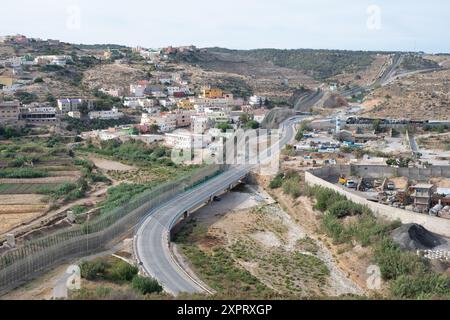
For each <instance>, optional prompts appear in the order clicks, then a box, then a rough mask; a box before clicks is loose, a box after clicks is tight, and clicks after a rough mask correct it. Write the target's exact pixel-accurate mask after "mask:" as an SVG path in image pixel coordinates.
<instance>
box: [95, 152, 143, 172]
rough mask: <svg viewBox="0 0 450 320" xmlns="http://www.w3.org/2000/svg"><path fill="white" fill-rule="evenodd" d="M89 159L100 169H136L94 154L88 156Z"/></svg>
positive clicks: (124, 170) (126, 170)
mask: <svg viewBox="0 0 450 320" xmlns="http://www.w3.org/2000/svg"><path fill="white" fill-rule="evenodd" d="M89 160H91V161H92V162H93V163H94V164H95V166H96V167H97V168H99V169H101V170H106V171H121V172H128V171H132V170H136V167H132V166H128V165H126V164H123V163H120V162H117V161H112V160H107V159H103V158H99V157H95V156H90V157H89Z"/></svg>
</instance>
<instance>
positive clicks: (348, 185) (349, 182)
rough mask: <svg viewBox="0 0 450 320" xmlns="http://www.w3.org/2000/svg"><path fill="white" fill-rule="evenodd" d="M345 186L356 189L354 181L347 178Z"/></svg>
mask: <svg viewBox="0 0 450 320" xmlns="http://www.w3.org/2000/svg"><path fill="white" fill-rule="evenodd" d="M345 186H346V187H347V188H349V189H356V187H357V185H356V182H355V181H353V180H348V181H347V183H346V184H345Z"/></svg>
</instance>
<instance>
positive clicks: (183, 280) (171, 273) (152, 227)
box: [134, 117, 302, 295]
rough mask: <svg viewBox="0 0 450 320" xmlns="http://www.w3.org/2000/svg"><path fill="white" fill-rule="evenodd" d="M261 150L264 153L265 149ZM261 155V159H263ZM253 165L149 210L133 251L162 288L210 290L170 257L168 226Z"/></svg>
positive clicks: (288, 130) (285, 139)
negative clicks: (151, 210)
mask: <svg viewBox="0 0 450 320" xmlns="http://www.w3.org/2000/svg"><path fill="white" fill-rule="evenodd" d="M298 119H302V117H294V118H290V119H288V120H286V121H285V122H284V123H283V124H282V138H281V139H280V141H279V143H278V144H276V145H274V146H273V147H272V148H280V149H281V148H282V147H283V146H284V145H286V144H287V143H289V142H290V141H291V140H292V139H293V137H294V135H295V131H294V128H293V125H294V124H295V123H296V122H297V120H298ZM264 154H266V153H265V152H264ZM264 160H267V159H264V158H262V162H264ZM252 167H253V166H251V165H245V166H235V167H232V168H231V169H229V170H227V171H226V172H224V173H223V174H221V175H219V176H217V177H215V178H213V179H211V180H209V181H207V182H205V183H204V184H202V185H200V186H198V187H196V188H194V189H192V190H189V191H187V192H185V193H183V194H180V195H179V196H177V197H175V198H174V199H172V200H171V201H169V202H167V203H166V204H164V205H163V206H161V207H159V208H158V209H156V210H154V211H153V212H151V213H150V214H149V215H148V217H147V218H146V219H145V220H144V222H143V223H142V225H141V226H140V228H139V229H138V231H137V233H136V236H135V244H134V246H135V252H136V255H137V257H138V259H139V261H140V263H141V266H142V268H143V269H144V271H145V272H146V273H147V274H148V275H150V276H152V277H154V278H155V279H157V280H158V281H159V282H160V283H161V285H162V286H163V287H164V289H165V291H166V292H168V293H171V294H173V295H178V294H179V293H210V292H209V291H208V289H207V288H205V287H204V286H203V285H202V284H201V283H199V282H197V281H196V280H195V279H193V278H192V277H191V276H189V275H188V274H187V273H186V272H185V271H184V270H183V269H182V268H181V266H180V265H178V263H177V262H176V261H175V259H174V258H173V255H172V253H171V251H170V230H171V229H172V227H173V226H174V224H176V222H177V221H178V220H179V219H180V218H181V217H182V216H183V215H184V213H185V212H186V211H189V210H191V209H193V208H197V207H200V206H201V205H202V204H204V203H205V202H206V201H208V200H209V199H211V198H212V197H214V196H215V195H218V194H221V193H223V192H224V191H226V190H227V189H229V188H230V186H234V185H235V184H236V182H238V181H239V180H241V179H242V178H244V177H245V176H246V175H247V174H248V173H249V172H250V170H251V169H252Z"/></svg>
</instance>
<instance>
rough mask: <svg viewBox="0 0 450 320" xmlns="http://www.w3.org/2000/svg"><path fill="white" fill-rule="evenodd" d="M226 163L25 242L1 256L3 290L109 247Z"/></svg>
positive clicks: (0, 276) (212, 175)
mask: <svg viewBox="0 0 450 320" xmlns="http://www.w3.org/2000/svg"><path fill="white" fill-rule="evenodd" d="M224 170H225V166H217V165H211V166H208V167H203V168H201V169H198V170H196V171H195V172H194V173H192V174H190V175H188V176H185V177H182V178H180V179H177V180H175V181H172V182H168V183H165V184H163V185H161V186H159V187H157V188H154V189H151V190H147V191H144V192H143V193H141V194H139V195H137V196H135V197H134V198H133V199H132V200H131V201H130V202H129V203H127V204H125V205H123V206H121V207H119V208H116V209H114V210H112V211H110V212H108V213H105V214H102V215H100V216H99V217H97V218H95V219H93V220H92V221H87V222H86V223H84V224H83V225H77V226H74V227H71V228H70V229H65V230H62V231H60V232H57V233H54V234H51V235H48V236H45V237H42V238H39V239H35V240H32V241H28V242H25V243H24V244H23V245H21V246H20V247H18V248H15V249H14V250H11V251H8V252H7V253H5V254H4V255H3V256H1V257H0V293H4V292H6V291H8V290H10V289H12V288H14V287H16V286H18V285H20V284H21V283H23V282H24V281H27V280H29V279H31V278H32V277H33V276H34V275H36V274H37V273H39V272H43V271H45V270H47V269H48V268H50V267H52V266H55V265H56V264H58V263H60V262H62V261H64V260H67V259H71V258H75V257H82V256H85V255H89V254H92V253H95V252H98V251H101V250H103V249H105V248H106V246H107V245H108V244H110V243H111V242H113V241H114V240H115V239H117V238H120V237H121V236H123V235H125V234H126V233H127V232H129V231H130V230H131V229H132V228H133V227H135V226H136V225H137V224H138V223H139V222H140V221H142V219H143V218H144V217H145V216H147V215H148V214H150V213H151V211H153V210H154V209H156V208H157V207H158V206H160V205H161V204H163V203H164V202H167V201H168V200H169V199H171V198H173V197H174V196H176V195H177V194H180V193H182V192H184V191H186V190H187V189H189V188H192V187H194V186H196V185H198V184H201V183H202V182H204V181H206V180H208V179H210V178H212V177H214V176H217V175H218V174H220V173H221V172H223V171H224Z"/></svg>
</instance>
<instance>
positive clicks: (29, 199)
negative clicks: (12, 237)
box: [0, 194, 48, 234]
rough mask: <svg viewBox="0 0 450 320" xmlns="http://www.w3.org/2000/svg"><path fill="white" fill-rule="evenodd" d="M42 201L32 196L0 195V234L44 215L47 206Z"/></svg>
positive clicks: (40, 197)
mask: <svg viewBox="0 0 450 320" xmlns="http://www.w3.org/2000/svg"><path fill="white" fill-rule="evenodd" d="M42 200H43V197H42V196H39V195H34V194H24V195H0V234H4V233H5V232H8V231H9V230H11V229H12V228H14V227H15V226H17V225H19V224H21V223H23V222H24V221H29V220H32V219H33V218H35V217H38V216H39V215H41V214H42V213H44V212H45V211H46V210H47V209H48V205H47V204H46V203H44V202H43V201H42Z"/></svg>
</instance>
